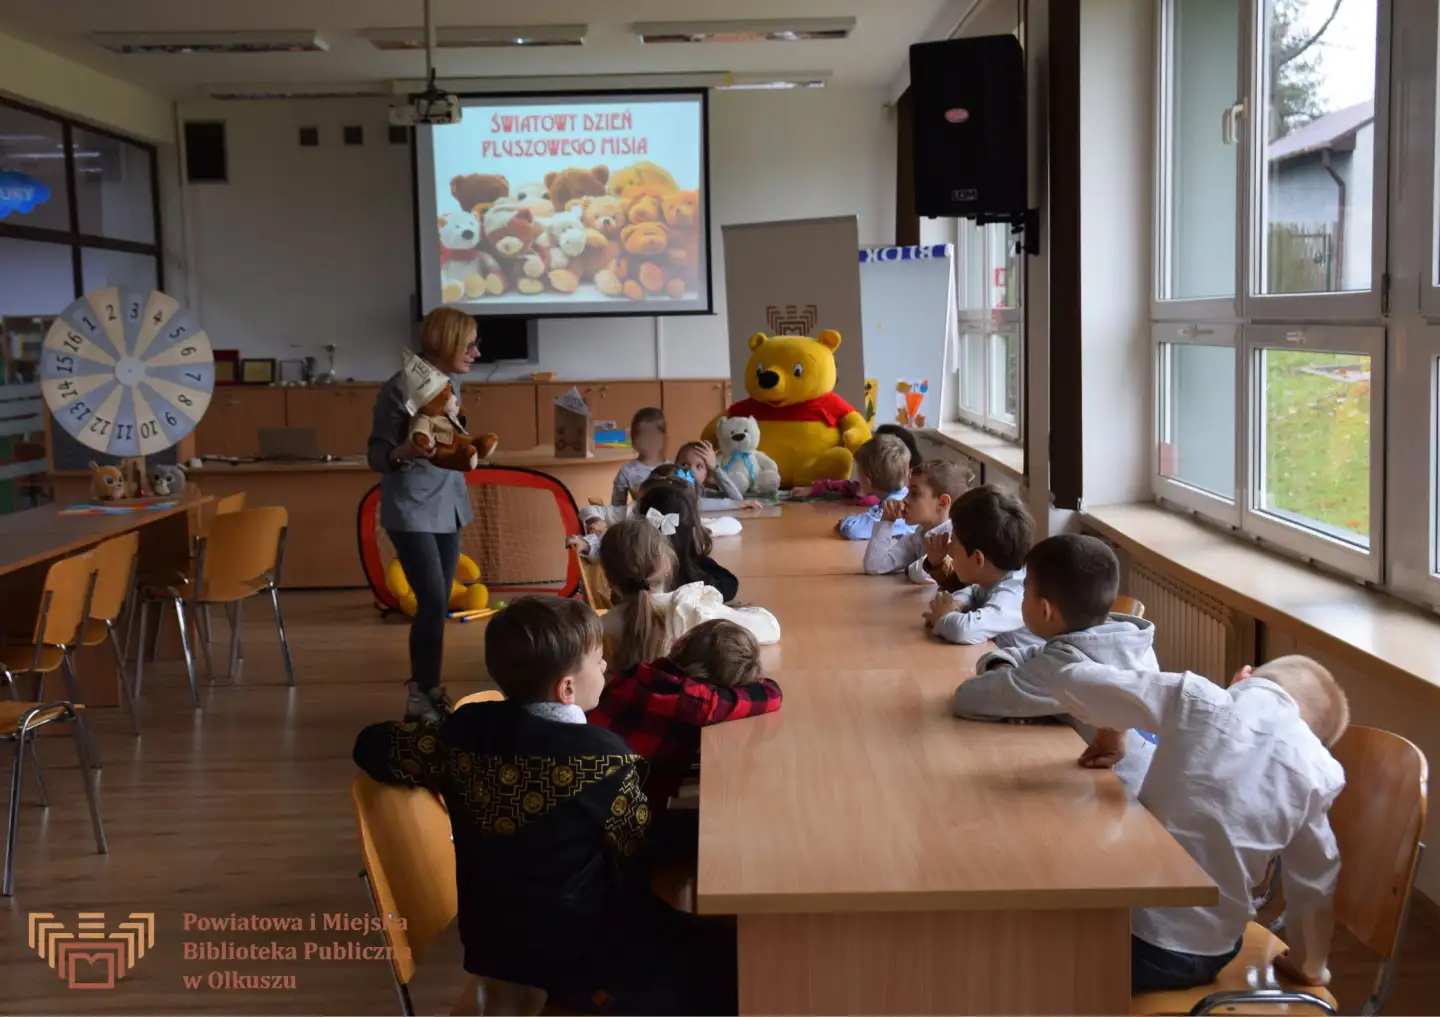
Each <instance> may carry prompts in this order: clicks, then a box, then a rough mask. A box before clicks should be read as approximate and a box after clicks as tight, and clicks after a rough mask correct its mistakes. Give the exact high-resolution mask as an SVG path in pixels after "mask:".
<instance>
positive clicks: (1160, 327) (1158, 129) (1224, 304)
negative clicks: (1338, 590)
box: [1150, 0, 1440, 605]
mask: <svg viewBox="0 0 1440 1017" xmlns="http://www.w3.org/2000/svg"><path fill="white" fill-rule="evenodd" d="M1181 2H1183V0H1162V7H1161V13H1160V17H1159V18H1158V19H1157V35H1158V38H1157V48H1156V52H1157V53H1158V54H1159V56H1160V58H1159V59H1158V60H1157V62H1156V64H1157V67H1156V75H1157V78H1156V93H1155V94H1156V106H1155V118H1156V119H1155V139H1156V141H1155V150H1154V153H1155V154H1154V173H1155V176H1154V185H1155V195H1154V201H1153V209H1154V210H1153V220H1152V229H1153V230H1154V233H1153V236H1154V238H1155V247H1154V251H1153V286H1152V294H1151V354H1152V375H1153V389H1152V391H1153V395H1154V404H1153V405H1154V413H1153V421H1152V427H1153V432H1152V434H1151V436H1150V441H1151V461H1152V469H1151V494H1152V497H1153V498H1154V499H1155V500H1156V501H1157V502H1159V503H1161V504H1164V505H1167V506H1170V507H1173V508H1178V509H1182V510H1185V511H1188V512H1191V513H1193V514H1195V515H1197V516H1200V517H1203V518H1206V519H1209V520H1211V521H1213V522H1216V523H1219V524H1221V525H1224V526H1227V527H1229V528H1231V529H1233V530H1237V531H1240V532H1243V533H1244V534H1245V535H1247V536H1248V537H1250V538H1252V539H1255V540H1258V541H1262V542H1264V543H1266V544H1269V545H1272V546H1274V547H1275V548H1276V549H1278V550H1280V551H1282V552H1285V553H1288V554H1292V555H1296V556H1299V557H1302V558H1304V559H1306V560H1309V561H1312V562H1314V563H1316V564H1318V565H1321V566H1323V567H1325V568H1328V569H1332V570H1335V571H1340V572H1344V573H1346V574H1349V575H1352V576H1355V577H1357V578H1359V579H1361V580H1364V581H1366V582H1371V583H1381V582H1383V581H1384V579H1385V577H1386V576H1387V575H1388V574H1391V573H1392V572H1393V571H1394V566H1393V564H1392V560H1391V558H1390V556H1389V555H1388V552H1387V547H1388V546H1389V545H1388V543H1387V538H1389V537H1393V534H1392V533H1391V532H1390V530H1389V527H1390V526H1391V525H1392V508H1391V503H1390V501H1389V500H1388V498H1387V495H1389V496H1393V495H1394V491H1387V490H1386V477H1387V476H1390V475H1392V474H1393V472H1394V471H1392V470H1390V469H1389V468H1388V466H1389V464H1388V463H1387V461H1386V458H1385V456H1386V444H1385V437H1386V432H1387V427H1386V423H1387V421H1392V422H1393V416H1392V411H1391V409H1390V402H1391V395H1392V393H1391V392H1390V391H1389V388H1390V385H1389V384H1387V379H1389V378H1392V377H1394V378H1397V380H1400V381H1401V384H1405V383H1407V382H1406V381H1405V380H1402V379H1401V376H1400V375H1399V374H1395V373H1392V370H1391V368H1392V366H1393V361H1391V360H1390V359H1388V358H1390V357H1393V356H1395V352H1394V350H1395V341H1394V340H1395V337H1394V335H1393V334H1392V333H1393V332H1394V321H1393V318H1392V317H1391V308H1390V307H1389V306H1388V303H1389V292H1388V288H1389V281H1390V280H1389V276H1388V275H1387V272H1389V271H1391V270H1392V269H1391V266H1392V265H1393V264H1394V257H1395V255H1394V252H1393V251H1392V244H1393V243H1395V242H1396V240H1397V239H1398V238H1400V237H1401V236H1403V235H1404V234H1405V232H1406V231H1405V227H1404V223H1403V222H1402V221H1401V220H1400V219H1398V218H1397V217H1398V215H1399V212H1398V210H1397V209H1396V208H1393V207H1391V205H1390V200H1391V197H1392V195H1403V194H1404V189H1403V188H1402V189H1399V190H1396V185H1395V183H1394V181H1393V180H1392V176H1393V175H1394V174H1395V173H1396V172H1397V171H1398V170H1399V169H1400V168H1402V165H1401V163H1400V161H1399V160H1402V159H1404V158H1407V155H1406V154H1405V153H1394V154H1392V153H1391V151H1390V146H1391V144H1392V132H1391V130H1390V124H1389V116H1390V109H1391V99H1392V94H1393V92H1394V91H1395V90H1397V89H1398V88H1400V87H1401V83H1400V82H1399V80H1398V79H1397V78H1396V76H1395V73H1394V68H1393V65H1392V55H1391V44H1390V38H1391V36H1390V33H1391V32H1392V31H1393V21H1394V18H1395V16H1396V15H1395V5H1396V4H1401V5H1404V4H1407V3H1411V2H1413V0H1376V3H1377V17H1376V67H1375V128H1374V130H1375V136H1374V137H1375V143H1374V159H1375V167H1374V176H1373V181H1374V184H1373V186H1374V189H1373V192H1372V215H1371V248H1370V253H1371V280H1370V281H1371V286H1370V289H1369V290H1368V291H1352V292H1340V293H1320V294H1277V295H1264V294H1260V293H1258V292H1257V291H1258V288H1259V287H1258V286H1257V285H1256V283H1257V282H1258V281H1259V273H1260V272H1261V271H1262V270H1263V264H1262V261H1261V258H1260V254H1261V240H1262V238H1263V235H1264V231H1265V229H1266V227H1265V224H1264V223H1263V222H1262V221H1261V220H1260V214H1261V212H1262V211H1263V203H1264V200H1265V192H1264V188H1265V184H1266V180H1265V174H1266V172H1267V167H1266V164H1265V161H1264V158H1263V153H1264V147H1263V145H1262V142H1261V139H1262V137H1263V132H1264V130H1265V123H1264V121H1265V117H1264V116H1263V115H1257V111H1259V110H1261V109H1263V107H1262V105H1261V104H1260V98H1261V96H1262V95H1263V94H1264V91H1265V88H1266V87H1267V83H1266V81H1265V80H1264V72H1263V67H1264V63H1263V47H1264V45H1265V43H1266V39H1267V37H1268V31H1267V29H1266V26H1265V25H1264V18H1265V16H1266V14H1267V3H1266V0H1241V3H1240V10H1239V16H1240V19H1241V25H1240V29H1239V33H1238V46H1239V49H1238V53H1239V59H1238V60H1237V70H1238V74H1237V77H1238V79H1239V80H1238V81H1237V97H1238V98H1239V99H1241V100H1243V103H1244V112H1243V114H1242V118H1243V120H1242V123H1243V127H1242V128H1241V129H1239V130H1237V135H1238V145H1237V147H1236V173H1237V184H1236V187H1237V190H1236V219H1237V222H1236V230H1235V244H1236V251H1235V258H1236V285H1235V292H1234V295H1233V297H1218V298H1198V299H1181V300H1170V299H1165V298H1163V296H1162V295H1163V293H1164V292H1165V286H1166V285H1167V276H1168V273H1169V270H1170V266H1169V258H1170V253H1171V252H1170V242H1171V233H1170V230H1171V228H1172V227H1171V212H1172V209H1173V201H1172V196H1173V180H1172V179H1171V176H1172V171H1171V164H1172V159H1171V149H1172V146H1173V142H1174V138H1173V132H1174V126H1175V125H1174V118H1173V116H1172V112H1173V105H1174V79H1175V70H1176V65H1175V59H1176V52H1175V45H1176V33H1175V25H1176V16H1177V10H1178V6H1179V4H1180V3H1181ZM1403 16H1404V17H1405V19H1406V21H1407V22H1409V21H1412V20H1414V18H1413V17H1412V16H1411V15H1410V14H1409V13H1406V14H1404V15H1403ZM1428 16H1429V18H1430V25H1431V31H1430V35H1429V38H1431V39H1434V40H1435V42H1436V45H1435V46H1431V47H1428V49H1429V50H1430V52H1429V57H1428V67H1429V70H1430V73H1429V77H1428V85H1427V87H1428V89H1429V92H1430V93H1431V94H1433V93H1434V91H1435V90H1436V86H1437V82H1436V79H1435V74H1434V73H1433V72H1434V69H1435V64H1436V61H1437V59H1440V57H1437V54H1440V38H1437V35H1436V32H1435V31H1434V12H1433V11H1432V12H1430V13H1429V15H1428ZM1408 64H1409V58H1407V66H1405V67H1403V68H1402V70H1404V71H1405V72H1406V73H1410V74H1411V75H1414V74H1415V73H1417V72H1416V71H1415V69H1414V67H1413V66H1408ZM1405 105H1406V103H1405V102H1404V101H1402V102H1401V108H1402V109H1404V108H1405ZM1222 112H1223V111H1222ZM1218 127H1219V125H1218V124H1217V129H1218ZM1410 129H1411V128H1410V126H1409V125H1402V126H1401V128H1400V130H1399V131H1397V132H1394V133H1395V135H1396V137H1398V138H1400V139H1401V140H1402V141H1406V142H1409V143H1410V145H1411V147H1412V148H1413V147H1414V144H1413V136H1412V135H1411V134H1409V133H1408V132H1409V131H1410ZM1420 130H1421V131H1422V132H1430V131H1434V130H1435V127H1434V125H1429V126H1425V127H1421V128H1420ZM1423 140H1427V141H1430V142H1434V141H1435V140H1436V138H1435V136H1434V135H1428V136H1427V137H1426V138H1425V139H1423ZM1425 147H1427V148H1428V149H1429V150H1430V151H1429V152H1427V157H1428V158H1429V159H1430V162H1429V163H1427V167H1426V168H1427V170H1428V171H1429V176H1428V177H1427V179H1431V180H1434V181H1435V187H1434V189H1433V192H1427V194H1428V195H1429V197H1428V198H1427V200H1428V201H1431V211H1430V214H1429V221H1430V223H1431V227H1430V228H1428V229H1427V230H1426V232H1427V234H1433V235H1431V236H1430V237H1429V240H1428V243H1429V244H1430V245H1431V246H1432V247H1435V248H1437V249H1440V226H1437V223H1440V167H1437V166H1436V161H1437V159H1436V156H1435V154H1434V151H1433V149H1434V147H1435V146H1434V144H1430V145H1428V146H1425ZM1412 190H1414V188H1412ZM1392 220H1393V221H1394V223H1395V224H1394V225H1392ZM1392 234H1394V236H1392ZM1434 257H1435V259H1436V260H1435V264H1436V265H1437V266H1440V254H1437V255H1435V256H1434ZM1427 264H1428V262H1427ZM1431 282H1435V280H1434V278H1432V279H1431ZM1432 288H1433V289H1434V290H1435V291H1436V292H1434V293H1433V294H1432V295H1431V299H1432V300H1433V307H1434V309H1435V311H1436V313H1437V317H1440V285H1436V286H1434V287H1432ZM1436 324H1437V325H1440V322H1436ZM1297 331H1298V332H1303V333H1306V335H1307V338H1306V339H1303V340H1301V341H1300V343H1299V348H1313V349H1316V350H1317V351H1318V350H1321V349H1323V350H1325V351H1327V352H1340V353H1345V352H1353V353H1360V354H1364V355H1367V356H1369V357H1370V363H1371V372H1372V373H1371V418H1370V419H1371V425H1370V443H1371V444H1370V457H1371V458H1370V476H1369V483H1370V531H1371V533H1370V540H1371V543H1370V548H1369V550H1368V551H1367V550H1365V549H1362V548H1358V547H1355V546H1353V545H1348V544H1345V543H1344V542H1342V541H1340V540H1338V539H1335V538H1331V537H1328V536H1325V535H1323V534H1322V533H1321V532H1319V531H1315V530H1311V529H1309V528H1306V527H1304V526H1303V525H1300V524H1296V523H1291V522H1289V521H1286V520H1284V519H1283V518H1281V517H1279V516H1277V515H1275V514H1273V513H1270V512H1268V511H1264V510H1261V509H1260V508H1259V507H1258V506H1259V505H1260V504H1261V502H1260V500H1259V486H1258V485H1259V479H1258V478H1260V477H1261V476H1262V472H1261V471H1263V465H1264V464H1263V462H1262V461H1261V460H1260V451H1261V441H1262V438H1263V428H1262V426H1261V422H1260V420H1259V418H1258V417H1257V416H1256V413H1257V411H1258V410H1259V408H1260V406H1259V401H1258V395H1259V390H1258V388H1257V385H1258V384H1260V383H1261V382H1263V379H1262V378H1260V377H1259V373H1258V371H1257V369H1256V365H1257V364H1258V350H1260V349H1262V348H1278V349H1285V348H1296V346H1297V344H1295V343H1291V342H1286V341H1285V335H1286V333H1291V332H1297ZM1207 333H1209V334H1207ZM1434 338H1435V341H1436V343H1435V346H1434V347H1433V349H1434V350H1435V351H1436V354H1437V356H1440V329H1437V330H1436V333H1435V336H1434ZM1183 342H1192V343H1195V342H1198V343H1199V344H1201V345H1217V346H1226V345H1231V344H1232V343H1233V348H1234V349H1235V351H1236V372H1235V373H1236V385H1237V392H1236V399H1235V406H1236V414H1237V416H1236V422H1235V440H1236V446H1237V447H1236V457H1235V465H1236V483H1235V500H1234V503H1233V504H1231V503H1229V502H1227V501H1225V500H1224V499H1223V498H1220V497H1217V496H1214V495H1212V494H1210V493H1209V492H1205V491H1202V490H1201V489H1199V488H1195V487H1192V486H1190V485H1187V484H1185V483H1183V482H1182V481H1179V480H1177V479H1174V478H1169V477H1164V476H1162V475H1161V473H1160V442H1161V437H1162V435H1163V433H1164V427H1165V424H1166V422H1165V420H1164V419H1163V414H1164V412H1165V408H1164V404H1163V395H1164V393H1165V391H1166V388H1165V386H1166V382H1167V378H1166V377H1165V370H1166V365H1167V354H1166V352H1165V350H1164V347H1165V346H1166V345H1168V344H1178V343H1183ZM1314 343H1318V345H1312V344H1314ZM1412 373H1413V372H1412ZM1432 376H1434V377H1436V378H1440V375H1436V374H1435V373H1434V372H1429V373H1426V375H1425V377H1426V378H1427V379H1429V378H1431V377H1432ZM1427 384H1429V382H1428V381H1427ZM1434 385H1435V386H1437V389H1436V393H1435V395H1434V398H1432V399H1431V402H1430V406H1431V410H1430V412H1431V415H1432V416H1434V415H1435V414H1436V413H1440V411H1437V410H1435V409H1434V408H1433V405H1434V402H1435V398H1440V380H1437V381H1435V382H1434ZM1435 427H1440V424H1436V425H1434V427H1432V428H1431V430H1432V431H1434V430H1435ZM1392 433H1395V432H1393V430H1392ZM1428 433H1430V432H1427V434H1428ZM1401 440H1404V439H1401ZM1434 440H1435V441H1436V442H1437V443H1440V437H1437V438H1436V439H1434ZM1437 447H1440V444H1436V445H1434V446H1431V447H1427V449H1426V451H1425V454H1426V456H1427V461H1429V460H1433V459H1434V458H1435V454H1434V448H1437ZM1436 470H1440V467H1436V466H1433V465H1432V472H1434V471H1436ZM1436 502H1440V492H1437V491H1436V483H1434V482H1432V483H1431V484H1430V485H1429V486H1428V488H1427V494H1426V496H1425V504H1427V505H1429V506H1431V508H1430V511H1429V512H1428V513H1427V514H1426V517H1425V518H1426V520H1427V522H1426V525H1425V527H1424V529H1425V530H1426V538H1425V546H1426V547H1427V548H1429V549H1430V552H1431V553H1430V555H1429V556H1428V557H1427V558H1426V559H1425V560H1426V561H1427V562H1430V563H1431V565H1432V567H1433V565H1434V564H1435V558H1436V555H1437V554H1440V548H1436V547H1434V546H1432V545H1433V544H1434V543H1435V542H1436V540H1437V539H1440V538H1437V537H1436V536H1435V534H1434V530H1435V526H1434V519H1435V512H1436ZM1411 528H1412V529H1413V528H1414V526H1413V524H1412V527H1411ZM1413 546H1414V539H1412V540H1411V541H1409V542H1408V543H1407V547H1411V548H1412V549H1413ZM1420 585H1421V586H1422V587H1423V588H1424V589H1425V590H1426V593H1425V599H1426V600H1427V602H1429V603H1432V604H1435V605H1440V576H1437V575H1435V574H1430V575H1427V576H1426V577H1424V581H1423V582H1422V583H1421V584H1420Z"/></svg>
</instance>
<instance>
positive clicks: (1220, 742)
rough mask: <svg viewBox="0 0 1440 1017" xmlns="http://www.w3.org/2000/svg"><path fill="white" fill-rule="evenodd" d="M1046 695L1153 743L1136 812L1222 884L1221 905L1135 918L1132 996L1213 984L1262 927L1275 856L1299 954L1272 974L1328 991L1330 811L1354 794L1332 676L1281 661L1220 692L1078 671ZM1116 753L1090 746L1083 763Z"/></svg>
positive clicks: (1061, 674) (1341, 703)
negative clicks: (1339, 753)
mask: <svg viewBox="0 0 1440 1017" xmlns="http://www.w3.org/2000/svg"><path fill="white" fill-rule="evenodd" d="M1051 689H1052V691H1053V692H1054V694H1055V698H1056V699H1058V700H1059V701H1060V704H1061V706H1062V707H1064V708H1065V709H1066V710H1068V711H1069V712H1070V713H1071V714H1073V715H1074V716H1075V717H1076V718H1078V719H1079V720H1081V721H1083V722H1084V723H1087V724H1093V725H1095V726H1096V727H1098V728H1102V729H1110V730H1111V731H1112V732H1113V731H1124V730H1127V729H1129V728H1141V729H1143V730H1146V731H1153V732H1155V733H1156V735H1158V743H1157V744H1156V746H1155V755H1154V758H1153V759H1152V760H1151V763H1150V772H1149V774H1148V775H1147V776H1146V777H1145V783H1144V786H1143V787H1141V789H1140V802H1141V804H1143V805H1144V806H1145V807H1146V808H1147V809H1149V810H1150V812H1151V814H1152V815H1154V816H1155V818H1156V819H1158V820H1160V822H1161V824H1162V825H1163V826H1164V827H1165V829H1166V830H1168V831H1169V832H1170V834H1171V836H1173V837H1174V838H1175V839H1176V840H1177V841H1179V842H1180V845H1181V847H1183V848H1184V849H1185V850H1186V852H1188V853H1189V855H1190V857H1191V858H1194V859H1195V861H1196V862H1198V863H1199V864H1200V867H1201V868H1203V869H1204V870H1205V873H1206V875H1208V876H1209V877H1210V878H1211V879H1213V880H1214V881H1215V882H1216V883H1217V884H1218V885H1219V887H1220V903H1218V904H1215V905H1212V906H1209V907H1191V908H1145V909H1142V910H1137V911H1135V912H1133V913H1132V915H1131V919H1130V927H1131V932H1132V935H1131V940H1130V946H1131V951H1130V956H1131V960H1130V977H1131V982H1132V985H1133V987H1134V989H1135V990H1136V991H1138V992H1149V991H1154V990H1161V989H1184V988H1190V987H1193V986H1197V985H1205V984H1206V983H1208V982H1211V981H1213V980H1214V979H1215V977H1216V975H1218V974H1219V973H1220V971H1221V969H1223V968H1224V967H1225V965H1226V964H1228V963H1229V962H1230V961H1231V960H1232V959H1234V957H1235V955H1236V954H1237V953H1238V952H1239V950H1240V946H1241V942H1242V939H1243V936H1244V933H1245V927H1246V924H1247V923H1248V922H1249V921H1251V920H1252V919H1253V918H1254V917H1255V909H1254V907H1253V906H1252V903H1251V897H1250V888H1251V887H1254V886H1259V885H1260V884H1261V882H1262V881H1263V880H1264V878H1265V872H1266V869H1267V868H1268V867H1269V865H1270V863H1271V861H1273V860H1274V859H1276V858H1278V859H1279V860H1280V878H1281V883H1282V888H1283V892H1284V895H1285V929H1286V937H1285V938H1286V940H1287V942H1288V943H1289V945H1290V949H1289V952H1288V953H1287V954H1285V955H1284V956H1282V957H1279V958H1277V959H1276V961H1275V970H1276V972H1277V973H1278V974H1280V975H1281V976H1282V977H1283V978H1286V979H1288V980H1291V981H1294V982H1298V983H1300V984H1301V985H1325V984H1327V983H1328V982H1329V979H1330V973H1329V971H1328V969H1327V968H1326V958H1327V956H1328V954H1329V950H1330V937H1331V932H1332V931H1333V928H1334V916H1333V911H1332V900H1331V898H1332V895H1333V894H1334V892H1335V884H1336V880H1337V878H1338V876H1339V873H1340V853H1339V849H1338V847H1337V846H1336V843H1335V835H1334V834H1333V833H1332V831H1331V829H1330V820H1329V811H1330V806H1331V805H1332V804H1333V803H1334V801H1335V798H1336V796H1337V795H1339V793H1340V791H1341V789H1342V788H1343V787H1344V786H1345V773H1344V771H1343V770H1342V769H1341V768H1340V764H1339V763H1338V762H1336V761H1335V758H1334V757H1333V756H1331V755H1330V752H1329V748H1330V746H1332V745H1334V744H1335V743H1336V742H1337V741H1338V740H1339V739H1340V736H1341V735H1342V734H1343V733H1344V732H1345V727H1346V725H1347V724H1348V722H1349V717H1350V713H1349V707H1348V705H1347V704H1346V700H1345V693H1344V692H1342V691H1341V689H1340V687H1339V685H1337V684H1336V682H1335V679H1334V678H1333V677H1332V676H1331V675H1330V672H1329V671H1327V670H1325V668H1323V667H1321V666H1320V665H1319V664H1317V663H1316V662H1315V661H1313V660H1311V659H1310V658H1308V657H1300V656H1292V657H1281V658H1280V659H1278V660H1273V661H1271V662H1270V663H1268V664H1266V665H1264V666H1263V667H1258V668H1255V669H1254V670H1253V671H1252V670H1251V669H1250V668H1248V667H1247V668H1242V669H1241V670H1240V672H1239V673H1237V674H1236V675H1235V677H1234V678H1233V679H1232V681H1231V684H1230V687H1229V688H1221V687H1220V686H1219V685H1217V684H1215V683H1214V682H1212V681H1210V680H1209V679H1207V678H1203V677H1201V676H1200V675H1197V674H1190V673H1189V672H1186V673H1184V674H1171V673H1168V672H1161V671H1132V670H1128V669H1121V668H1114V667H1107V666H1105V665H1104V664H1071V665H1069V666H1067V667H1063V668H1061V669H1060V670H1059V671H1058V672H1056V675H1055V677H1054V679H1052V681H1051ZM1117 739H1118V736H1117ZM1119 746H1120V743H1119V742H1118V740H1116V741H1115V742H1113V743H1112V745H1110V746H1108V747H1102V746H1099V745H1097V744H1092V745H1091V746H1090V747H1089V748H1087V749H1086V750H1085V753H1084V755H1082V756H1081V757H1080V762H1081V765H1085V766H1091V765H1095V763H1094V760H1095V758H1096V757H1097V756H1100V755H1104V754H1107V753H1113V752H1115V751H1119V750H1120V749H1119Z"/></svg>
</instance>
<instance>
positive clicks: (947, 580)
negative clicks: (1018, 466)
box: [923, 484, 1043, 646]
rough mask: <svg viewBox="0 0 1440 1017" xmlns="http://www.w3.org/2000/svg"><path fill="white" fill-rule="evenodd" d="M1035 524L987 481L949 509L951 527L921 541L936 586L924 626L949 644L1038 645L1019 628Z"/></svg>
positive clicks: (1010, 497) (1020, 506)
mask: <svg viewBox="0 0 1440 1017" xmlns="http://www.w3.org/2000/svg"><path fill="white" fill-rule="evenodd" d="M1032 529H1033V525H1032V523H1031V521H1030V513H1029V512H1027V511H1026V510H1025V503H1024V502H1022V501H1021V500H1020V499H1019V498H1017V497H1015V496H1014V495H1013V494H1009V493H1008V492H1005V491H1002V490H1000V489H999V488H998V487H993V486H991V485H989V484H987V485H985V486H984V487H977V488H974V489H973V490H969V491H966V492H965V493H964V494H962V495H961V496H960V497H959V498H957V499H955V503H954V504H953V505H951V506H950V532H949V533H948V534H947V535H945V536H940V535H931V536H929V537H927V538H926V540H925V560H924V564H923V567H924V569H925V572H926V573H927V574H928V575H929V576H930V577H931V578H932V579H934V580H935V582H936V583H937V584H938V585H939V587H940V590H939V592H937V593H936V594H935V598H934V599H933V600H932V601H931V602H930V609H929V610H928V611H927V612H926V613H925V616H924V617H925V624H926V625H927V626H928V627H929V628H931V629H932V630H933V631H934V632H935V635H936V636H938V637H939V638H941V639H944V640H945V641H947V642H951V643H959V644H961V645H962V646H969V645H973V644H975V643H983V642H986V641H987V640H991V639H993V640H995V643H996V645H997V646H1016V645H1027V644H1039V643H1041V642H1043V640H1042V639H1040V638H1039V637H1037V636H1034V635H1032V634H1031V633H1029V632H1027V631H1026V629H1025V620H1024V618H1023V617H1022V616H1021V611H1020V603H1021V601H1022V600H1023V599H1024V596H1025V554H1026V552H1027V551H1029V550H1030V534H1031V531H1032Z"/></svg>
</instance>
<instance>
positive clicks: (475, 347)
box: [465, 339, 480, 353]
mask: <svg viewBox="0 0 1440 1017" xmlns="http://www.w3.org/2000/svg"><path fill="white" fill-rule="evenodd" d="M465 352H466V353H479V352H480V341H479V340H478V339H477V340H476V341H475V342H472V343H471V344H470V345H469V346H466V347H465Z"/></svg>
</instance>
